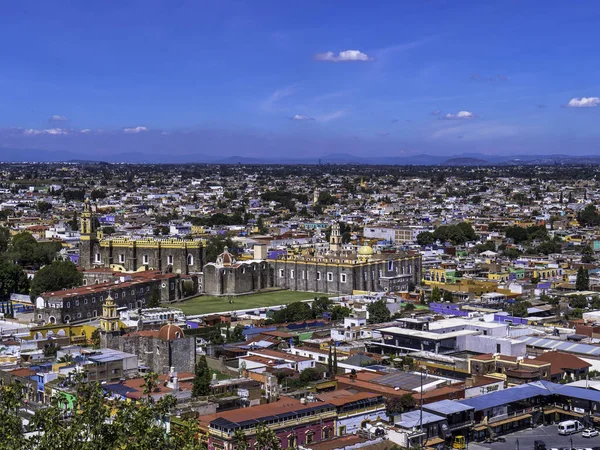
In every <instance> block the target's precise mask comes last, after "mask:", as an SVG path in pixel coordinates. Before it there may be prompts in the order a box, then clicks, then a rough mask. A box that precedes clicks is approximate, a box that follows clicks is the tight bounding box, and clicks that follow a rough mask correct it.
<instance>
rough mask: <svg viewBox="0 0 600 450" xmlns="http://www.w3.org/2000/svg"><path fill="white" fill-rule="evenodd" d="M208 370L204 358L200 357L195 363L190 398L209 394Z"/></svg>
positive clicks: (209, 380) (209, 379)
mask: <svg viewBox="0 0 600 450" xmlns="http://www.w3.org/2000/svg"><path fill="white" fill-rule="evenodd" d="M210 382H211V378H210V369H209V368H208V363H207V361H206V356H204V355H202V356H201V357H200V358H199V359H198V362H196V373H195V376H194V381H193V383H192V397H199V396H205V395H209V394H210Z"/></svg>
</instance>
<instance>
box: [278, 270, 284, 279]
mask: <svg viewBox="0 0 600 450" xmlns="http://www.w3.org/2000/svg"><path fill="white" fill-rule="evenodd" d="M284 275H285V271H284V270H283V269H279V278H283V277H284Z"/></svg>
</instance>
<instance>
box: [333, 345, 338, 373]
mask: <svg viewBox="0 0 600 450" xmlns="http://www.w3.org/2000/svg"><path fill="white" fill-rule="evenodd" d="M337 371H338V363H337V347H335V346H334V347H333V378H335V376H336V375H337Z"/></svg>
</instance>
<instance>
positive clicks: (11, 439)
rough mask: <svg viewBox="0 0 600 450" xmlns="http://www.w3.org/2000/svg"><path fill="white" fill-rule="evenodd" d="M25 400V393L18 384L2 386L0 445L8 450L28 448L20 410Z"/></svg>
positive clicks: (0, 389) (0, 399)
mask: <svg viewBox="0 0 600 450" xmlns="http://www.w3.org/2000/svg"><path fill="white" fill-rule="evenodd" d="M22 400H23V391H22V389H21V387H20V385H18V384H9V385H3V386H0V414H1V415H2V425H1V426H0V445H1V446H2V448H7V449H20V448H26V446H25V436H24V430H23V421H22V419H21V417H20V416H19V414H18V412H19V408H20V406H21V402H22Z"/></svg>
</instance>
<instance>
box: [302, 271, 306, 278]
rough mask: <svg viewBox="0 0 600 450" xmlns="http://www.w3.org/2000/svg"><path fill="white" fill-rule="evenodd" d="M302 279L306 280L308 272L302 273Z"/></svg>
mask: <svg viewBox="0 0 600 450" xmlns="http://www.w3.org/2000/svg"><path fill="white" fill-rule="evenodd" d="M302 279H303V280H306V270H303V271H302Z"/></svg>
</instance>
